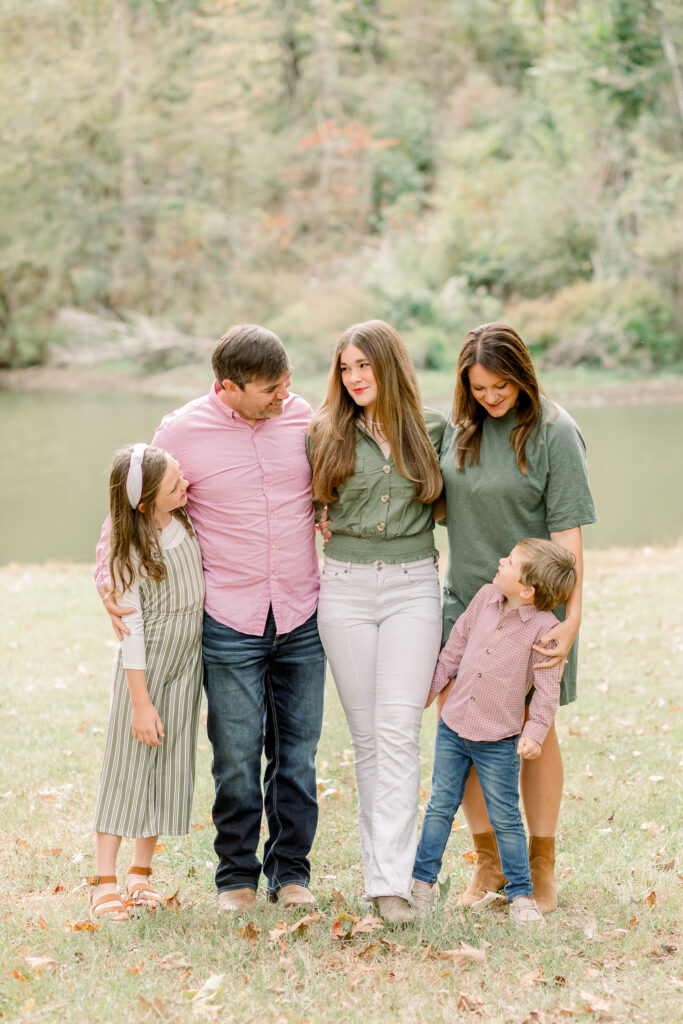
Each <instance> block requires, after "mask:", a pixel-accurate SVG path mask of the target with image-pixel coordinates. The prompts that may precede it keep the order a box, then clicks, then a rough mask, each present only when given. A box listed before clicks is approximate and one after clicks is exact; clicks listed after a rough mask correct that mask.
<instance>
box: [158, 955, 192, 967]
mask: <svg viewBox="0 0 683 1024" xmlns="http://www.w3.org/2000/svg"><path fill="white" fill-rule="evenodd" d="M159 963H160V966H161V967H163V968H164V970H167V971H184V970H190V971H191V970H192V964H191V963H188V961H187V960H185V959H184V958H183V954H182V953H167V954H166V956H162V958H161V960H160V962H159Z"/></svg>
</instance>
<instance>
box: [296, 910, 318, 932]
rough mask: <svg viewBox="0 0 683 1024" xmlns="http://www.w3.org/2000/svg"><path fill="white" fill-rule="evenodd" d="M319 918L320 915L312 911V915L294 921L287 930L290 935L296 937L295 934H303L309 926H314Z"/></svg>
mask: <svg viewBox="0 0 683 1024" xmlns="http://www.w3.org/2000/svg"><path fill="white" fill-rule="evenodd" d="M321 917H322V914H320V913H319V912H318V911H317V910H316V911H314V912H313V913H312V914H306V916H305V917H302V918H300V919H299V920H298V921H295V922H294V924H292V925H290V927H289V930H290V932H291V933H292V935H296V934H297V932H305V931H307V930H308V927H309V925H311V924H314V923H315V922H316V921H319V920H320V919H321Z"/></svg>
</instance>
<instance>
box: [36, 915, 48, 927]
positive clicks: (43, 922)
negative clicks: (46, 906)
mask: <svg viewBox="0 0 683 1024" xmlns="http://www.w3.org/2000/svg"><path fill="white" fill-rule="evenodd" d="M38 927H39V928H47V921H46V920H45V918H44V917H43V916H42V914H39V915H38Z"/></svg>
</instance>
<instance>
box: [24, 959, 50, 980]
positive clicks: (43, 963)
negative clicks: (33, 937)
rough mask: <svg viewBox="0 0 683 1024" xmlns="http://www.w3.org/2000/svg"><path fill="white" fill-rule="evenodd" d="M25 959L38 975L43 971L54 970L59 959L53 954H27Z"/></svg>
mask: <svg viewBox="0 0 683 1024" xmlns="http://www.w3.org/2000/svg"><path fill="white" fill-rule="evenodd" d="M24 959H25V960H26V963H27V964H28V965H29V967H30V968H31V970H32V971H33V973H34V974H35V975H36V977H38V975H39V974H40V972H41V971H54V969H55V967H56V966H57V961H56V960H54V959H53V958H52V957H51V956H27V957H24Z"/></svg>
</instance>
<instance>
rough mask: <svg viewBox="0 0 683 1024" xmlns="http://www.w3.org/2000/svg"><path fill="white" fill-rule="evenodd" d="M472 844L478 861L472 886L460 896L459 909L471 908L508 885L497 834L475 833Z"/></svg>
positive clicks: (458, 900)
mask: <svg viewBox="0 0 683 1024" xmlns="http://www.w3.org/2000/svg"><path fill="white" fill-rule="evenodd" d="M472 842H473V843H474V850H475V853H476V854H477V861H476V863H475V865H474V874H473V875H472V878H471V880H470V884H469V885H468V886H467V888H466V889H465V891H464V892H463V893H461V894H460V896H458V899H457V904H458V906H459V907H471V906H472V904H473V903H476V902H477V900H480V899H482V897H483V896H484V895H485V894H486V893H487V892H498V891H499V890H500V889H502V888H503V886H504V885H505V884H506V883H507V878H506V877H505V875H504V874H503V869H502V867H501V865H500V854H499V853H498V843H497V842H496V833H495V832H494V831H493V830H491V831H490V832H479V833H477V834H476V835H475V833H474V832H473V833H472Z"/></svg>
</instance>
